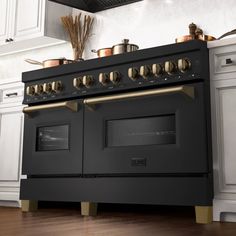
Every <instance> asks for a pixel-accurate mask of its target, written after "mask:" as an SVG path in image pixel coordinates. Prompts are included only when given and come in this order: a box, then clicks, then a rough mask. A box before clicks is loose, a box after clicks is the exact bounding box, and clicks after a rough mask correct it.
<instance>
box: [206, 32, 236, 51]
mask: <svg viewBox="0 0 236 236" xmlns="http://www.w3.org/2000/svg"><path fill="white" fill-rule="evenodd" d="M232 44H236V35H232V36H231V37H230V38H225V39H220V40H214V41H209V42H207V47H208V48H215V47H223V46H226V45H232Z"/></svg>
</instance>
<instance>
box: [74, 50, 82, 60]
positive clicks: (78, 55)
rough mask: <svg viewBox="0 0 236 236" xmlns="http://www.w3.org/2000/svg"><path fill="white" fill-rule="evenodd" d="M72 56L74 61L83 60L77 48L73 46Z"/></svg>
mask: <svg viewBox="0 0 236 236" xmlns="http://www.w3.org/2000/svg"><path fill="white" fill-rule="evenodd" d="M73 57H74V60H75V61H83V60H84V59H83V58H82V53H81V51H80V50H79V49H78V48H73Z"/></svg>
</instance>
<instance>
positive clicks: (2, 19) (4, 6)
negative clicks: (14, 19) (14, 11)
mask: <svg viewBox="0 0 236 236" xmlns="http://www.w3.org/2000/svg"><path fill="white" fill-rule="evenodd" d="M10 3H11V1H10V0H1V7H0V44H5V43H6V42H5V40H6V39H7V38H8V34H9V23H10V21H9V20H10V6H11V4H10Z"/></svg>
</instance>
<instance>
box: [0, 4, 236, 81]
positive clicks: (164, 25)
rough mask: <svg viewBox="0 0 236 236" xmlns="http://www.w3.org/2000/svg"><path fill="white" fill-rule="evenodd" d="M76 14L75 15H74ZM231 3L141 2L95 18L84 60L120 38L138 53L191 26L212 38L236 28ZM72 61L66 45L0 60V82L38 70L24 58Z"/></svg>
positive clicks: (169, 38) (170, 38)
mask: <svg viewBox="0 0 236 236" xmlns="http://www.w3.org/2000/svg"><path fill="white" fill-rule="evenodd" d="M76 12H77V11H75V14H76ZM235 12H236V1H235V0H227V1H222V0H192V1H191V0H143V1H141V2H137V3H134V4H130V5H126V6H122V7H119V8H114V9H110V10H106V11H103V12H99V13H96V14H95V17H96V24H95V25H94V34H93V35H92V37H91V39H90V42H89V44H88V47H87V50H86V54H85V58H86V59H88V58H91V57H95V56H96V55H95V54H93V53H91V52H90V50H91V49H93V48H95V49H98V48H102V47H109V46H112V45H114V44H117V43H119V42H120V41H121V40H122V39H123V38H128V39H130V42H131V43H135V44H138V45H139V46H140V49H143V48H148V47H155V46H159V45H163V44H169V43H174V40H175V38H176V37H177V36H179V35H184V34H188V25H189V23H191V22H194V23H196V24H197V25H199V26H200V27H201V28H202V29H203V30H204V32H205V33H206V34H211V35H214V36H216V37H218V36H220V35H221V34H223V33H225V32H227V31H229V30H232V29H234V28H236V14H235ZM63 56H64V57H67V58H72V51H71V47H70V44H69V43H67V44H63V45H58V46H54V47H47V48H42V49H38V50H32V51H27V52H23V53H18V54H15V55H8V56H2V57H0V79H8V78H19V79H20V78H21V72H22V71H27V70H34V69H37V68H40V67H38V66H33V65H29V64H27V63H25V62H24V59H25V58H32V59H37V60H45V59H48V58H57V57H63Z"/></svg>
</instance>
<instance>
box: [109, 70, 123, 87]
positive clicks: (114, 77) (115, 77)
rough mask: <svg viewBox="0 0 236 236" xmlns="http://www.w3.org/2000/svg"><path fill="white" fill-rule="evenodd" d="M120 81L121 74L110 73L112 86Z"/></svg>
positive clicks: (116, 72) (117, 72)
mask: <svg viewBox="0 0 236 236" xmlns="http://www.w3.org/2000/svg"><path fill="white" fill-rule="evenodd" d="M120 80H121V74H120V72H119V71H112V72H110V81H111V82H112V83H113V84H118V83H119V82H120Z"/></svg>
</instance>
